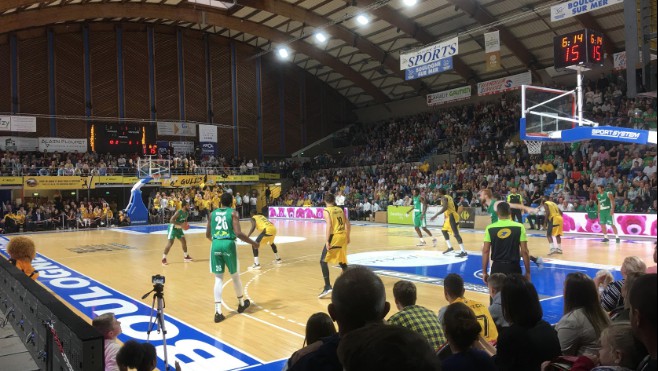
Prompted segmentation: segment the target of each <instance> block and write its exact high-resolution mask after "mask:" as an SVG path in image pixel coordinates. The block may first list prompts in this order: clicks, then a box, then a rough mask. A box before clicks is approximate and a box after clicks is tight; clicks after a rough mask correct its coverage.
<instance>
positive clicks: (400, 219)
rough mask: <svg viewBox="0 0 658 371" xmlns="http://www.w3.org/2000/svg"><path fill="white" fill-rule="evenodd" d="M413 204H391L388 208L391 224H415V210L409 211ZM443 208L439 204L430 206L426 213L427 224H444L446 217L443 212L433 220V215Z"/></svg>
mask: <svg viewBox="0 0 658 371" xmlns="http://www.w3.org/2000/svg"><path fill="white" fill-rule="evenodd" d="M410 208H411V206H389V207H387V208H386V213H387V215H388V222H389V223H390V224H405V225H413V224H414V211H412V212H410V213H409V212H408V211H409V209H410ZM439 210H441V208H440V207H439V206H430V207H428V208H427V213H426V218H425V221H426V225H427V226H428V227H439V226H443V222H444V221H445V217H444V216H443V214H441V215H439V216H438V217H437V218H436V219H434V220H432V217H433V216H434V215H435V214H436V213H438V212H439Z"/></svg>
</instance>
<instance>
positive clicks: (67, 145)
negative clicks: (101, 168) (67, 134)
mask: <svg viewBox="0 0 658 371" xmlns="http://www.w3.org/2000/svg"><path fill="white" fill-rule="evenodd" d="M44 151H46V152H87V138H79V139H76V138H43V137H42V138H39V152H44Z"/></svg>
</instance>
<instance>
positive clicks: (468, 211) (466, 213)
mask: <svg viewBox="0 0 658 371" xmlns="http://www.w3.org/2000/svg"><path fill="white" fill-rule="evenodd" d="M459 228H468V229H473V228H475V208H474V207H465V208H464V209H463V210H462V212H461V213H460V214H459Z"/></svg>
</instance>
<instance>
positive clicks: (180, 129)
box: [158, 121, 196, 137]
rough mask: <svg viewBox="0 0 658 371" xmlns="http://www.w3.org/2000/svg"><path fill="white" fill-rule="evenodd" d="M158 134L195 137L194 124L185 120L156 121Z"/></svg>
mask: <svg viewBox="0 0 658 371" xmlns="http://www.w3.org/2000/svg"><path fill="white" fill-rule="evenodd" d="M158 135H159V136H163V135H170V136H178V137H196V125H195V124H188V123H186V122H166V121H165V122H158Z"/></svg>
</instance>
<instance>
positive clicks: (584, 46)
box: [553, 29, 603, 68]
mask: <svg viewBox="0 0 658 371" xmlns="http://www.w3.org/2000/svg"><path fill="white" fill-rule="evenodd" d="M553 52H554V60H553V61H554V64H555V68H565V67H570V66H580V65H585V66H591V65H602V64H603V35H602V34H601V33H599V32H596V31H592V30H587V29H585V30H580V31H575V32H570V33H568V34H565V35H560V36H556V37H555V38H554V39H553Z"/></svg>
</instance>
